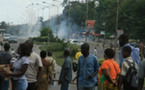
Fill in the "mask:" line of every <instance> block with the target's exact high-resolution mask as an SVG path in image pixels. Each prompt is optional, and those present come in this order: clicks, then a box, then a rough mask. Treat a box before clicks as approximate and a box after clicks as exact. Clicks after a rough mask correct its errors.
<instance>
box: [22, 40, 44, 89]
mask: <svg viewBox="0 0 145 90" xmlns="http://www.w3.org/2000/svg"><path fill="white" fill-rule="evenodd" d="M25 44H26V45H27V46H28V48H29V50H30V56H29V57H28V59H29V62H30V63H29V66H28V69H27V71H26V74H25V75H26V78H27V81H28V88H27V90H36V87H37V84H39V80H40V78H41V76H42V69H43V65H42V61H41V58H40V56H39V55H38V54H37V53H36V52H34V51H33V50H32V49H33V41H32V40H26V41H25Z"/></svg>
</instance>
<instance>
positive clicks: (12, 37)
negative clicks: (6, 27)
mask: <svg viewBox="0 0 145 90" xmlns="http://www.w3.org/2000/svg"><path fill="white" fill-rule="evenodd" d="M17 41H18V39H17V36H11V37H10V39H9V43H17Z"/></svg>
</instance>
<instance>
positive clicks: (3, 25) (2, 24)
mask: <svg viewBox="0 0 145 90" xmlns="http://www.w3.org/2000/svg"><path fill="white" fill-rule="evenodd" d="M6 27H7V24H6V22H5V21H2V22H1V25H0V28H1V29H6Z"/></svg>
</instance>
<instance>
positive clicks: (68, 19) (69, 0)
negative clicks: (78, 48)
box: [67, 0, 70, 42]
mask: <svg viewBox="0 0 145 90" xmlns="http://www.w3.org/2000/svg"><path fill="white" fill-rule="evenodd" d="M69 33H70V0H68V37H67V38H68V42H69Z"/></svg>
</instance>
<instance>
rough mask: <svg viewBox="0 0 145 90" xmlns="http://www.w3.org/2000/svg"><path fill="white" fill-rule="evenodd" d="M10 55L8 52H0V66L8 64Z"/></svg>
mask: <svg viewBox="0 0 145 90" xmlns="http://www.w3.org/2000/svg"><path fill="white" fill-rule="evenodd" d="M11 59H12V55H11V54H10V53H9V52H5V51H1V52H0V64H10V60H11Z"/></svg>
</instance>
